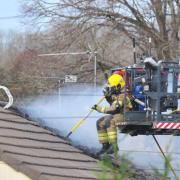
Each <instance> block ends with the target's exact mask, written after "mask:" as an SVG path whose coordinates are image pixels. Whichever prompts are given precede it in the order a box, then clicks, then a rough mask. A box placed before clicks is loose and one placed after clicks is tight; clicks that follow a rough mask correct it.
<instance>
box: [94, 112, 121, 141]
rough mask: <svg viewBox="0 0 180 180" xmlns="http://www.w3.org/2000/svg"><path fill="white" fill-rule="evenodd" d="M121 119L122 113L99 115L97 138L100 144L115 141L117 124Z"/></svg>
mask: <svg viewBox="0 0 180 180" xmlns="http://www.w3.org/2000/svg"><path fill="white" fill-rule="evenodd" d="M122 121H123V115H122V114H115V115H107V116H103V117H101V118H100V119H99V120H98V121H97V123H96V126H97V131H98V139H99V142H100V143H101V144H104V143H110V144H114V143H117V126H118V124H119V123H120V122H122Z"/></svg>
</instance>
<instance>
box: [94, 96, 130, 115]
mask: <svg viewBox="0 0 180 180" xmlns="http://www.w3.org/2000/svg"><path fill="white" fill-rule="evenodd" d="M124 96H125V95H124V94H120V95H112V104H111V105H110V106H109V107H106V106H97V111H98V112H101V113H106V114H117V113H123V107H124V101H125V103H126V111H129V109H131V108H132V104H131V101H130V99H129V98H128V97H127V96H126V99H124Z"/></svg>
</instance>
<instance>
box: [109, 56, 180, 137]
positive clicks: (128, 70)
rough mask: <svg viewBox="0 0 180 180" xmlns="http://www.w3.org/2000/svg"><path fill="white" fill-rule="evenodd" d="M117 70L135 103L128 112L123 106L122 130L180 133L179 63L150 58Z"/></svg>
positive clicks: (129, 131)
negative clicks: (179, 101)
mask: <svg viewBox="0 0 180 180" xmlns="http://www.w3.org/2000/svg"><path fill="white" fill-rule="evenodd" d="M117 72H119V74H121V75H123V77H124V79H125V81H126V86H125V92H124V93H125V96H128V97H130V98H131V100H132V103H133V109H132V110H131V111H128V112H126V107H124V122H122V123H121V124H120V125H119V129H120V131H121V132H122V133H129V134H130V135H133V136H135V135H170V134H172V135H180V110H179V109H178V99H180V65H179V63H178V62H170V61H169V62H163V61H158V62H156V61H155V60H154V59H153V58H151V57H149V58H146V59H145V60H144V61H143V63H141V64H139V65H133V66H128V67H123V68H115V69H113V70H112V73H117ZM125 99H126V98H125ZM125 99H124V101H125ZM125 104H126V103H125Z"/></svg>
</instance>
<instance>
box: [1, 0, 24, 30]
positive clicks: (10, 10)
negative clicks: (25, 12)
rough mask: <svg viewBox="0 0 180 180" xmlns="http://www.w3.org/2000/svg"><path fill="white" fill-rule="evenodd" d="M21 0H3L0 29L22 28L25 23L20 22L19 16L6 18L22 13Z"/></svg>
mask: <svg viewBox="0 0 180 180" xmlns="http://www.w3.org/2000/svg"><path fill="white" fill-rule="evenodd" d="M19 2H20V1H19V0H5V1H1V6H0V31H8V30H10V29H11V30H22V29H23V25H22V24H20V20H21V19H19V18H4V17H11V16H17V15H20V3H19Z"/></svg>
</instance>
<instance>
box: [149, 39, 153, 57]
mask: <svg viewBox="0 0 180 180" xmlns="http://www.w3.org/2000/svg"><path fill="white" fill-rule="evenodd" d="M151 42H152V40H151V37H149V56H151Z"/></svg>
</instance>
